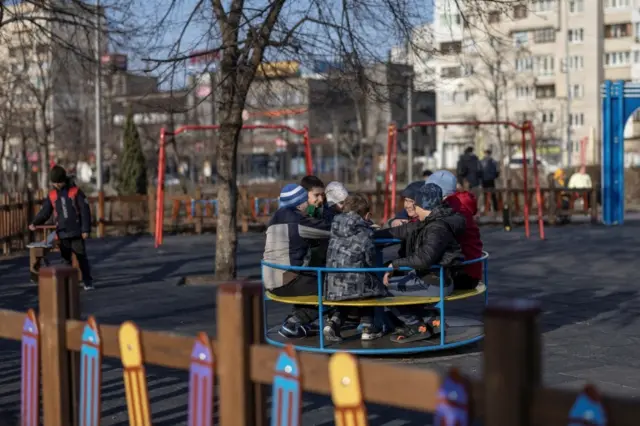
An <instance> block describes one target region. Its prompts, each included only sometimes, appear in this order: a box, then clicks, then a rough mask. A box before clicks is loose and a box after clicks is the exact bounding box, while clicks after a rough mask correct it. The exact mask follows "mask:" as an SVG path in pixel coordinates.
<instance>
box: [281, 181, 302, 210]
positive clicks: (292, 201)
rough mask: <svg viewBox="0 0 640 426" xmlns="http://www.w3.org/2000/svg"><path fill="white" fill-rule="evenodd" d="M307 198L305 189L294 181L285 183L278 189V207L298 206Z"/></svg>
mask: <svg viewBox="0 0 640 426" xmlns="http://www.w3.org/2000/svg"><path fill="white" fill-rule="evenodd" d="M308 199H309V195H308V193H307V190H306V189H304V188H303V187H301V186H300V185H297V184H295V183H290V184H288V185H285V186H284V188H282V191H280V207H298V206H299V205H300V204H304V203H305V202H306V201H307V200H308Z"/></svg>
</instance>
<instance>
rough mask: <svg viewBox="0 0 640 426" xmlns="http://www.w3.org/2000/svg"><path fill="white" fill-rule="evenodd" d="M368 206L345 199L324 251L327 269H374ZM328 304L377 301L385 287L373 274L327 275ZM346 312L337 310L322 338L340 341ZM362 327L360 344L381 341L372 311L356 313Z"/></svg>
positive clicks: (365, 202) (359, 199)
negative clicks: (374, 298) (370, 299)
mask: <svg viewBox="0 0 640 426" xmlns="http://www.w3.org/2000/svg"><path fill="white" fill-rule="evenodd" d="M370 216H371V205H370V204H369V200H367V198H366V197H365V196H363V195H361V194H354V195H350V196H348V197H347V199H346V200H345V202H344V207H343V213H342V214H340V215H338V216H336V217H335V218H334V220H333V223H332V225H331V236H330V239H329V248H328V250H327V267H328V268H374V267H375V266H376V264H375V259H376V251H375V250H376V249H375V246H374V242H373V229H372V228H371V222H369V218H370ZM325 293H326V298H327V300H333V301H336V300H353V299H365V298H370V297H380V296H385V295H386V294H387V290H386V287H385V286H384V284H383V283H382V281H381V280H380V278H379V277H378V276H377V275H376V274H375V273H373V272H339V273H329V274H328V275H327V279H326V292H325ZM346 313H347V310H345V309H343V308H338V309H336V311H335V312H334V314H333V315H332V317H331V319H330V320H329V321H328V322H327V325H326V326H325V327H324V330H323V333H324V336H325V338H327V339H328V340H330V341H334V342H335V341H340V340H342V338H341V336H340V327H341V325H342V322H343V320H344V317H345V314H346ZM359 316H360V324H361V325H362V336H361V338H362V340H373V339H377V338H379V337H382V330H379V329H378V328H377V327H375V326H374V323H373V308H362V309H360V312H359Z"/></svg>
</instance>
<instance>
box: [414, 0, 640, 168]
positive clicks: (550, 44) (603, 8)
mask: <svg viewBox="0 0 640 426" xmlns="http://www.w3.org/2000/svg"><path fill="white" fill-rule="evenodd" d="M490 4H491V2H487V9H486V10H482V11H477V10H474V11H464V10H462V11H460V10H458V9H457V8H456V6H455V3H454V2H453V1H451V0H436V7H435V9H436V12H435V13H434V22H433V23H431V24H429V25H428V26H425V27H424V28H429V30H428V31H426V30H425V31H426V32H428V33H429V42H430V43H432V49H433V50H435V51H436V52H437V54H435V55H432V56H431V57H429V58H428V60H426V61H424V60H423V61H422V62H426V64H423V65H421V66H418V63H419V62H420V61H419V59H421V58H414V60H413V61H414V66H415V69H416V73H417V74H418V75H417V76H416V80H417V81H419V80H423V81H428V84H430V85H432V86H433V87H435V88H436V92H437V109H436V110H437V118H438V120H439V121H472V120H481V121H485V120H486V121H491V120H507V121H514V122H518V123H520V122H522V121H523V120H531V121H532V122H533V123H534V125H535V129H536V135H537V141H538V145H539V146H540V149H539V151H538V152H539V154H540V155H541V157H543V158H544V159H545V160H546V161H547V162H548V163H555V164H557V165H560V164H565V165H566V164H572V165H576V164H579V163H580V162H581V161H582V160H583V159H584V160H586V162H587V163H593V162H598V161H599V150H600V147H599V139H600V132H601V100H600V90H599V87H600V84H601V82H602V81H603V80H605V79H610V80H627V81H631V80H637V79H640V10H639V7H640V1H638V0H589V1H587V0H567V1H561V0H535V1H521V2H518V1H514V2H513V4H512V5H511V6H510V7H509V8H508V9H506V10H505V9H504V8H503V9H501V10H491V9H490V7H491V6H490ZM423 32H424V31H423ZM422 37H423V38H424V35H422ZM423 43H424V41H423ZM416 56H419V54H417V55H416ZM420 74H423V75H422V76H419V75H420ZM639 119H640V114H637V115H636V116H635V117H634V120H635V121H634V120H630V122H629V123H627V126H626V128H625V137H626V139H627V141H626V144H625V146H626V150H627V151H628V157H629V161H628V163H629V164H632V163H635V161H634V160H633V159H634V158H636V157H637V154H635V152H637V151H640V149H639V147H638V143H637V142H635V140H636V139H640V125H638V124H637V121H638V120H639ZM593 135H595V137H593ZM590 136H592V137H590ZM519 144H520V134H519V133H518V132H510V131H508V130H507V129H505V128H496V127H495V126H486V127H484V126H483V127H481V128H479V129H475V128H468V127H467V128H465V127H462V126H449V127H448V128H447V130H446V131H439V132H438V146H439V151H440V153H441V159H442V165H443V166H445V167H452V166H454V165H455V162H456V160H457V157H458V155H459V153H460V152H461V151H462V150H463V149H464V147H465V146H468V145H475V146H476V147H477V150H481V149H483V148H487V147H493V148H494V151H502V153H503V154H504V155H505V156H507V155H508V154H510V155H512V156H515V157H517V156H518V155H519V154H520V149H519V148H518V146H519Z"/></svg>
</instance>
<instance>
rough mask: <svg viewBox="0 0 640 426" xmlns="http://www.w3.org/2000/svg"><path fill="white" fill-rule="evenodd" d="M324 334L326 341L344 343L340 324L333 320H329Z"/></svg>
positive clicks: (323, 330) (323, 331)
mask: <svg viewBox="0 0 640 426" xmlns="http://www.w3.org/2000/svg"><path fill="white" fill-rule="evenodd" d="M322 334H323V335H324V338H325V340H328V341H329V342H342V336H341V335H340V324H338V323H337V322H335V321H333V320H329V321H327V322H326V323H325V325H324V328H323V329H322Z"/></svg>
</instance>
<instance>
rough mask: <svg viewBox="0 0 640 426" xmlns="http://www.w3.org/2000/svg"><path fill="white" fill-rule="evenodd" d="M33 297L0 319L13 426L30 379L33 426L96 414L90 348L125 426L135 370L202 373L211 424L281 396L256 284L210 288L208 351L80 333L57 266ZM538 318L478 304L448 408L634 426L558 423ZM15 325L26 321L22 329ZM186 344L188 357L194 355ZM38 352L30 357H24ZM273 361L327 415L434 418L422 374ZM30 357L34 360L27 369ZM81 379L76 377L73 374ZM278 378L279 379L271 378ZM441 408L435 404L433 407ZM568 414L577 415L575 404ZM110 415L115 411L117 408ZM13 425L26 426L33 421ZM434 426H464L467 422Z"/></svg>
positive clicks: (303, 359) (623, 412)
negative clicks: (329, 402) (370, 412)
mask: <svg viewBox="0 0 640 426" xmlns="http://www.w3.org/2000/svg"><path fill="white" fill-rule="evenodd" d="M38 291H39V304H40V305H39V315H38V316H37V317H36V316H35V314H34V313H33V311H30V313H29V314H25V313H24V312H15V311H10V310H0V337H2V338H6V339H13V340H22V342H23V379H22V380H23V382H22V383H23V390H22V401H23V406H22V410H21V412H22V415H23V420H24V417H25V416H29V417H30V418H31V417H32V416H33V418H34V419H37V416H38V413H39V409H40V406H39V403H38V402H39V398H38V396H39V395H38V394H37V393H38V392H39V389H40V387H39V386H38V385H39V383H38V381H39V380H38V379H39V378H40V377H41V378H42V412H43V416H44V426H71V425H79V424H80V423H79V422H78V416H79V415H80V414H82V415H86V413H88V412H94V413H98V414H99V407H100V392H99V389H100V375H99V369H97V370H96V369H95V367H96V365H95V364H93V365H92V366H93V370H92V371H93V373H92V374H93V376H92V377H93V378H94V379H95V380H97V382H95V381H94V382H92V383H90V384H89V385H88V384H87V381H86V380H85V381H83V383H82V385H83V386H82V387H81V386H80V377H81V375H82V374H83V373H82V371H83V370H82V369H81V368H87V366H88V365H91V364H87V363H86V362H82V363H81V362H80V359H79V358H80V357H79V352H80V351H82V354H83V357H85V356H86V354H87V352H86V343H92V347H93V348H94V349H97V351H94V352H93V358H92V360H93V361H96V360H97V361H98V362H97V365H101V356H102V355H103V356H105V357H110V358H116V359H122V361H123V367H124V373H123V375H124V379H125V392H126V395H127V409H128V411H129V416H130V419H133V420H132V423H131V424H135V425H142V426H146V425H150V424H151V420H152V417H153V413H152V412H151V411H150V408H149V406H148V404H149V401H148V394H147V388H146V378H145V375H144V365H145V364H147V365H151V364H154V365H159V366H164V367H170V368H177V369H184V370H190V371H191V374H192V378H193V374H194V371H196V370H194V362H196V364H198V365H199V366H200V367H202V365H203V364H207V365H209V366H210V367H211V366H212V365H213V366H214V367H213V368H214V369H215V381H216V382H217V384H218V385H219V386H218V389H219V390H218V395H217V397H218V399H219V404H218V407H219V410H218V412H217V413H216V414H217V415H218V416H219V419H220V423H219V424H221V425H223V426H255V425H260V426H264V425H266V424H267V415H268V413H269V407H270V405H267V403H266V398H267V396H268V394H269V389H268V388H266V386H269V385H274V383H275V386H276V387H277V386H281V385H282V383H281V382H278V380H274V377H275V376H274V374H275V372H276V362H277V360H278V359H279V357H280V356H281V355H282V354H283V351H282V350H280V349H277V348H275V347H271V346H267V345H265V344H264V343H263V328H262V320H263V316H262V306H263V303H262V287H261V284H260V283H259V282H250V281H237V282H229V283H221V284H219V286H218V290H217V302H216V311H217V324H218V325H219V326H218V332H217V339H216V340H210V339H209V338H208V337H206V336H205V335H202V334H201V335H200V336H199V337H197V338H196V337H194V336H191V337H187V336H179V335H175V334H171V333H164V332H155V331H140V330H138V329H137V327H136V326H135V324H133V323H131V322H126V323H124V324H123V325H122V326H120V327H118V326H114V325H98V326H96V324H95V322H94V320H92V319H90V320H89V321H88V325H86V323H85V322H83V321H80V314H81V311H82V310H81V306H80V302H79V300H80V298H79V294H78V293H79V290H78V282H77V274H76V273H75V272H74V270H73V269H71V268H69V267H64V266H60V267H55V268H46V269H43V270H42V271H41V276H40V283H39V290H38ZM539 314H540V309H539V307H538V305H537V304H536V303H534V302H529V301H507V302H502V303H493V304H491V305H489V307H488V308H487V310H486V312H485V342H484V367H483V374H484V377H483V378H482V380H467V379H463V380H457V381H458V382H459V383H461V384H462V386H463V390H464V392H465V393H468V400H469V403H468V404H463V405H460V404H458V406H454V408H456V410H458V411H460V410H464V411H465V413H468V415H469V417H470V418H473V419H480V420H481V421H482V422H483V423H482V424H483V425H484V426H543V425H544V426H567V425H568V424H575V425H577V424H582V425H603V426H604V425H607V424H608V425H612V426H614V425H615V426H636V425H637V424H638V419H639V418H640V403H638V402H637V401H633V400H630V399H623V398H615V399H614V398H607V397H602V398H601V400H600V401H599V402H601V404H602V406H604V408H605V410H606V416H607V417H608V422H606V421H604V422H602V423H599V422H596V421H595V420H596V419H595V418H591V422H570V421H569V413H570V410H572V407H574V404H575V403H576V401H577V398H578V397H579V396H580V394H579V393H577V392H574V391H564V390H555V389H548V388H545V387H544V386H543V385H542V362H541V360H542V341H541V334H540V329H539ZM25 318H28V319H27V320H26V321H25ZM212 319H213V318H212ZM23 324H24V325H25V327H24V329H23ZM87 326H88V327H89V328H92V329H96V334H95V336H93V337H92V335H91V334H90V335H89V337H88V338H87V334H83V332H85V333H86V327H87ZM83 338H84V339H85V340H84V344H83ZM194 341H195V342H197V344H199V345H200V346H194ZM38 344H39V348H38V347H37V346H34V345H38ZM89 346H91V345H89ZM194 347H196V348H200V349H199V350H200V352H199V353H202V350H203V348H204V353H205V354H206V353H210V354H211V356H212V358H213V360H212V362H208V363H205V360H203V359H200V358H202V357H196V358H197V359H196V360H193V358H192V357H193V355H194V354H197V352H196V351H195V350H194ZM38 349H39V351H38ZM192 350H194V351H193V352H192ZM285 353H287V354H288V355H294V357H293V359H292V362H293V363H294V364H295V366H296V367H297V368H296V369H292V368H289V369H288V370H287V369H286V368H285V370H284V373H286V374H285V376H284V377H285V378H286V379H288V380H289V385H291V381H292V380H293V382H294V383H293V385H295V386H300V389H299V391H300V392H302V391H306V392H313V393H316V394H321V395H332V399H333V401H334V405H335V406H336V407H335V408H336V413H337V414H340V413H343V414H344V412H345V410H346V409H351V410H354V409H358V410H360V411H362V410H365V405H363V404H358V395H361V396H362V398H363V400H364V403H375V404H384V405H387V406H393V407H399V408H403V409H408V410H413V411H417V412H423V413H433V412H434V411H437V410H438V409H439V408H441V407H442V403H443V397H442V395H441V396H440V397H439V396H438V390H439V389H440V388H441V386H443V378H442V377H441V376H440V375H439V374H437V373H436V372H434V371H430V370H427V369H421V368H417V369H416V368H408V367H405V366H398V365H390V364H388V363H384V364H382V363H377V362H375V361H370V360H367V359H363V358H361V359H359V360H358V359H356V358H355V357H353V358H351V357H350V356H349V357H347V360H346V361H347V363H350V362H353V363H354V364H355V367H354V368H355V371H351V372H347V371H346V370H344V369H343V370H340V371H337V370H338V369H337V368H336V364H338V362H337V361H336V359H340V360H341V363H343V364H344V362H345V356H344V355H342V356H338V355H333V356H332V357H329V356H326V355H319V354H307V353H301V354H297V355H295V354H292V353H291V352H287V351H285ZM38 354H42V356H41V357H40V358H38ZM132 355H133V357H132ZM199 359H200V361H199V362H197V361H198V360H199ZM34 360H35V362H34ZM85 361H86V359H85ZM289 365H291V364H289ZM198 368H199V367H198ZM38 370H40V375H38ZM87 371H88V370H84V374H87ZM197 371H199V373H197V374H199V376H198V377H203V374H204V373H202V370H201V369H200V370H197ZM297 371H299V377H300V378H299V380H298V375H297V374H294V373H295V372H297ZM330 372H331V374H329V373H330ZM89 373H91V372H89ZM287 374H288V375H287ZM211 376H212V377H211V380H209V381H208V382H206V386H204V387H203V386H202V384H203V382H202V381H199V382H198V381H196V382H195V383H199V384H200V385H201V386H200V387H198V386H196V388H198V389H194V387H193V386H191V388H190V390H189V391H190V395H189V410H194V409H195V408H196V407H197V408H198V409H202V408H203V406H202V404H204V403H206V404H207V405H208V406H210V407H212V405H209V403H212V402H213V401H212V400H213V389H214V384H213V373H211ZM280 376H281V377H283V376H282V374H280ZM85 377H86V376H85ZM134 379H135V380H134ZM347 385H349V386H347ZM351 385H352V386H351ZM92 386H93V387H95V389H97V391H96V392H92V393H91V395H88V394H87V389H88V388H90V387H92ZM279 389H282V388H279ZM287 389H288V390H289V391H292V392H295V390H296V389H295V388H292V387H291V386H289V387H288V388H287ZM195 392H198V393H197V394H196V393H195ZM590 395H593V392H591V393H590ZM195 396H200V397H202V396H205V397H206V398H205V399H206V401H204V402H202V400H201V399H200V398H196V397H195ZM295 396H296V395H295V394H292V395H291V399H290V400H289V402H290V403H291V404H294V403H296V398H295ZM274 397H275V398H279V397H280V394H279V393H278V392H276V394H275V395H274ZM345 397H346V400H345ZM447 398H448V397H447V396H446V395H445V396H444V399H447ZM597 399H600V398H596V401H592V402H594V403H596V404H598V401H597ZM80 401H82V402H83V405H81V403H80ZM198 401H200V402H198ZM348 401H351V404H352V405H351V406H350V407H345V406H344V405H343V404H344V403H345V402H348ZM25 404H26V405H25ZM87 404H88V405H87ZM194 404H196V405H194ZM276 406H277V404H276ZM300 406H301V405H300V404H297V405H295V404H294V405H292V406H290V407H291V410H293V411H295V410H296V409H301V408H300ZM576 406H577V407H578V408H580V406H579V405H576ZM582 408H583V411H582V412H581V414H580V415H581V416H582V415H587V414H585V413H587V412H586V411H584V407H582ZM91 409H92V410H93V411H91ZM122 409H123V411H124V410H125V407H122ZM589 409H591V407H589ZM587 411H588V410H587ZM191 414H193V412H192V413H191ZM574 414H575V413H574ZM136 416H137V417H136ZM99 417H100V416H99V415H97V416H92V418H94V419H95V420H94V421H91V422H86V421H85V422H83V423H82V425H87V426H94V425H96V426H97V425H98V424H99V420H98V419H99ZM356 420H357V419H355V418H354V421H353V422H347V423H340V422H337V424H344V425H354V426H366V424H367V420H366V416H363V417H362V418H361V419H360V421H356ZM425 422H426V414H425ZM23 424H34V425H35V424H37V422H33V423H28V422H26V423H25V422H23ZM189 424H190V425H191V426H196V425H198V426H201V425H202V426H205V425H206V426H208V425H211V419H210V412H209V415H208V416H203V417H201V421H195V420H193V419H192V420H190V423H189ZM271 424H272V425H275V426H281V425H285V424H286V425H288V426H297V425H298V424H300V423H299V422H294V421H292V422H288V423H285V422H281V423H278V422H272V423H271ZM438 424H439V425H442V424H445V425H448V424H451V425H454V424H456V425H459V426H467V425H468V424H470V422H469V423H466V422H460V423H453V422H451V423H447V422H444V423H438Z"/></svg>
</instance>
